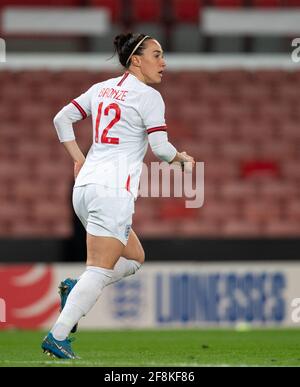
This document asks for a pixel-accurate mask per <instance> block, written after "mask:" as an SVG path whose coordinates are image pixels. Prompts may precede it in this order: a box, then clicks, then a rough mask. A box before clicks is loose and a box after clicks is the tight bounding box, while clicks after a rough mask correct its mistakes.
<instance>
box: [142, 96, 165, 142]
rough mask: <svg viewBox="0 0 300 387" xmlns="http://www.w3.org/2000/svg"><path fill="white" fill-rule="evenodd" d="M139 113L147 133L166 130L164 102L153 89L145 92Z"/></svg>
mask: <svg viewBox="0 0 300 387" xmlns="http://www.w3.org/2000/svg"><path fill="white" fill-rule="evenodd" d="M140 114H141V117H142V120H143V123H144V126H145V128H146V131H147V133H148V134H151V133H155V132H159V131H164V132H166V131H167V125H166V120H165V103H164V101H163V99H162V96H161V95H160V93H159V92H158V91H156V90H154V89H152V90H151V92H147V93H146V94H145V95H144V97H143V99H142V101H141V106H140Z"/></svg>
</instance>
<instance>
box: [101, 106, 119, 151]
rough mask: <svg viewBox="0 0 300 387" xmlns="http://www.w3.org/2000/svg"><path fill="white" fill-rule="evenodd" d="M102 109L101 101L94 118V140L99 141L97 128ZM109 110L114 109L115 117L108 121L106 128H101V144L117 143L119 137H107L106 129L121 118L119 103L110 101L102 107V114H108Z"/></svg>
mask: <svg viewBox="0 0 300 387" xmlns="http://www.w3.org/2000/svg"><path fill="white" fill-rule="evenodd" d="M102 110H103V102H101V103H100V104H99V106H98V113H97V118H96V127H95V142H96V143H99V128H100V124H101V117H102ZM110 110H114V111H115V117H114V118H113V119H112V120H111V121H110V123H109V124H108V125H107V126H106V128H104V129H103V132H102V135H101V141H100V142H101V143H102V144H116V145H117V144H119V138H118V137H108V136H107V134H108V131H109V130H110V129H111V128H112V127H113V126H114V125H115V124H116V123H117V122H119V121H120V119H121V109H120V107H119V105H117V104H116V103H111V104H110V105H108V106H107V107H106V108H105V109H104V112H103V113H104V115H105V116H108V114H109V112H110Z"/></svg>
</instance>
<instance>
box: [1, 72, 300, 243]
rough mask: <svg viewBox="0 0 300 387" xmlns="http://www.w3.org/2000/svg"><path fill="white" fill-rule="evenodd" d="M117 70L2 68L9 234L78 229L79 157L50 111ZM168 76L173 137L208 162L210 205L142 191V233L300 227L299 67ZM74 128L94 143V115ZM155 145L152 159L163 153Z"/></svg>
mask: <svg viewBox="0 0 300 387" xmlns="http://www.w3.org/2000/svg"><path fill="white" fill-rule="evenodd" d="M111 76H115V73H111V72H107V73H105V74H104V73H102V72H100V73H98V72H95V71H90V72H89V71H67V70H64V71H58V72H56V71H53V72H52V71H30V70H26V71H18V72H15V71H5V72H2V73H0V82H1V87H2V90H3V93H2V96H0V116H1V119H2V120H1V123H0V126H1V128H0V132H1V142H0V161H1V162H0V181H1V187H0V206H1V208H0V213H1V216H0V235H1V236H9V237H12V236H18V237H24V236H28V237H39V236H45V237H68V236H70V234H71V232H72V221H71V212H70V192H71V186H72V181H73V176H72V165H71V164H70V160H69V158H68V156H67V154H66V152H65V151H64V149H63V147H61V146H60V145H59V141H58V139H57V136H56V133H55V129H54V127H53V123H52V119H53V116H54V114H55V113H56V112H57V111H58V110H59V109H60V108H61V107H62V106H63V105H65V104H66V103H68V101H69V100H70V98H72V97H74V93H76V95H78V94H80V93H81V92H83V91H84V90H85V89H86V88H87V87H88V85H89V84H91V83H94V82H98V81H101V80H102V79H104V78H106V77H111ZM168 78H169V79H168V83H169V85H168V87H167V86H162V87H161V91H162V95H163V97H164V99H165V102H166V113H167V124H168V132H169V138H170V140H171V142H173V143H174V145H176V147H177V148H178V149H180V150H182V151H186V152H188V153H190V154H191V155H193V156H194V157H195V159H196V160H197V161H204V162H205V199H204V206H203V207H202V208H199V209H195V210H189V209H186V208H185V207H184V205H183V200H182V199H178V200H177V199H171V200H168V199H163V198H140V199H139V200H138V201H137V207H136V214H135V215H134V224H135V228H136V231H137V232H138V233H139V234H141V236H143V237H147V236H148V237H177V236H179V235H180V236H185V237H188V236H193V237H197V236H199V237H201V236H207V237H210V236H212V237H218V236H222V237H223V236H228V237H234V236H241V237H251V236H256V237H265V236H267V237H273V236H289V235H297V236H299V235H300V215H299V213H300V212H299V208H300V204H299V183H300V175H299V160H298V159H299V157H298V146H299V141H300V131H299V125H298V124H297V122H299V119H298V118H297V117H298V114H299V113H298V110H299V109H297V101H298V99H299V96H300V95H299V88H298V87H297V85H298V83H299V82H298V81H299V80H300V72H299V71H293V72H291V71H286V70H255V69H253V70H251V71H246V70H230V71H219V70H214V71H207V70H205V71H191V72H189V71H178V72H176V73H170V74H169V75H168ZM15 85H18V87H17V89H16V87H15ZM195 90H196V91H195ZM3 95H5V98H4V97H3ZM182 101H184V102H185V103H182ZM14 106H18V109H15V108H14ZM76 137H77V139H78V142H79V144H80V146H81V147H82V149H84V150H85V151H86V150H87V149H88V148H89V145H90V141H91V122H90V120H85V121H82V122H80V123H78V124H76ZM33 139H34V141H33ZM150 153H151V152H149V154H148V155H147V162H150V161H151V160H156V159H155V158H154V156H153V155H151V154H150ZM51 160H55V163H53V162H49V161H51ZM57 163H58V164H59V168H57V165H58V164H57ZM257 173H258V174H257ZM242 177H247V179H243V178H242ZM32 182H34V184H32ZM1 203H2V204H1ZM53 203H55V205H54V204H53ZM279 215H280V216H279ZM57 219H59V220H57ZM289 223H290V226H289ZM289 233H290V234H289Z"/></svg>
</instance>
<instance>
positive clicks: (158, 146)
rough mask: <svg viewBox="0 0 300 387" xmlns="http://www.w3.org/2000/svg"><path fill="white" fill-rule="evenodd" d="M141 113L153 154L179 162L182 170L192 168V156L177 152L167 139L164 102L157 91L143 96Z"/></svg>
mask: <svg viewBox="0 0 300 387" xmlns="http://www.w3.org/2000/svg"><path fill="white" fill-rule="evenodd" d="M141 113H142V118H143V121H144V124H145V127H146V130H147V134H148V140H149V144H150V147H151V150H152V152H153V153H154V154H155V156H156V157H157V158H159V159H160V160H163V161H167V162H168V163H172V164H173V163H179V164H180V165H181V167H182V170H184V169H186V168H188V169H192V167H193V166H194V164H195V161H194V159H193V157H191V156H189V155H188V154H187V153H186V152H178V151H177V149H176V148H175V147H174V145H173V144H171V143H170V142H169V140H168V133H167V126H166V124H165V104H164V101H163V99H162V97H161V95H160V93H159V92H158V91H156V90H152V92H151V93H148V94H147V96H145V97H144V98H143V100H142V104H141Z"/></svg>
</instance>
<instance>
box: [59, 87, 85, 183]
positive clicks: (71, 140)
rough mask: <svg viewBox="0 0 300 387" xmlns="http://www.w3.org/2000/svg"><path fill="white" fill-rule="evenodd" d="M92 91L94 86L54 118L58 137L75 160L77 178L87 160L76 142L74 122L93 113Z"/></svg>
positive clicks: (75, 175)
mask: <svg viewBox="0 0 300 387" xmlns="http://www.w3.org/2000/svg"><path fill="white" fill-rule="evenodd" d="M92 92H93V87H91V88H90V89H89V90H88V91H87V92H86V93H84V94H82V95H81V96H79V97H78V98H76V99H74V100H73V101H72V102H71V103H69V104H68V105H67V106H65V107H64V108H63V109H62V110H60V111H59V112H58V113H57V115H56V116H55V117H54V120H53V123H54V126H55V129H56V132H57V135H58V138H59V140H60V142H61V143H62V144H63V145H64V147H65V149H66V150H67V152H68V154H69V155H70V156H71V158H72V160H73V162H74V177H75V179H76V177H77V175H78V173H79V171H80V169H81V167H82V166H83V164H84V162H85V156H84V154H83V152H82V151H81V149H80V148H79V146H78V144H77V142H76V138H75V133H74V129H73V124H74V123H75V122H77V121H80V120H82V119H85V118H86V117H88V116H89V115H90V114H91V97H92Z"/></svg>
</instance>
